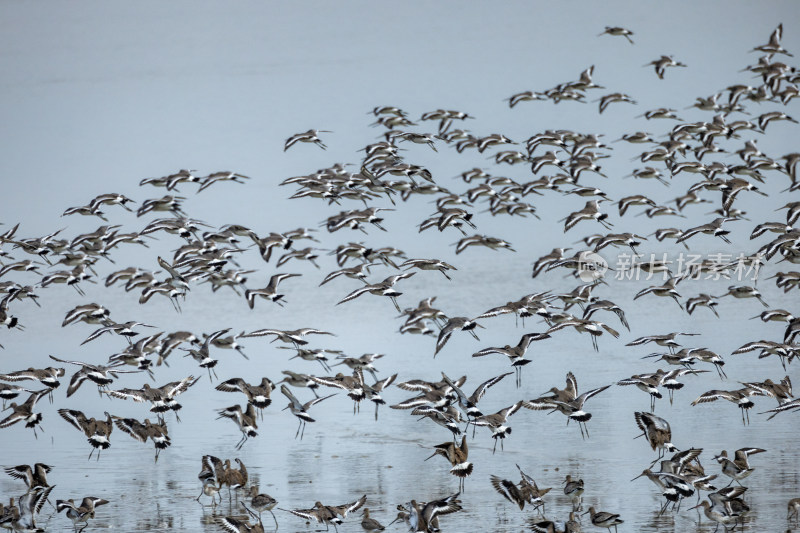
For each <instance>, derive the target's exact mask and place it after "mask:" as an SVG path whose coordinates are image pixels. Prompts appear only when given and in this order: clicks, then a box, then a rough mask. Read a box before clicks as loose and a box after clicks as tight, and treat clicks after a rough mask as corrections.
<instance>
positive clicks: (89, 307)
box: [61, 303, 111, 328]
mask: <svg viewBox="0 0 800 533" xmlns="http://www.w3.org/2000/svg"><path fill="white" fill-rule="evenodd" d="M110 314H111V311H109V310H108V309H106V308H105V307H103V306H102V305H100V304H96V303H90V304H86V305H78V306H76V307H74V308H73V309H71V310H70V311H67V314H66V316H64V321H63V322H62V323H61V327H62V328H63V327H64V326H67V325H69V324H72V323H74V322H77V321H81V322H86V323H87V324H100V323H102V322H103V321H104V320H105V319H107V318H108V316H109V315H110Z"/></svg>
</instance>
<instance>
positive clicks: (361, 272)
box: [319, 263, 378, 287]
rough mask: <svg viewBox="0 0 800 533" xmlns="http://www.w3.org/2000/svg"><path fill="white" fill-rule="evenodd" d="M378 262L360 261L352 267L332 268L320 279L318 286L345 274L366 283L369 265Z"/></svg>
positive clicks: (371, 265)
mask: <svg viewBox="0 0 800 533" xmlns="http://www.w3.org/2000/svg"><path fill="white" fill-rule="evenodd" d="M377 264H378V263H361V264H360V265H356V266H354V267H349V268H342V269H340V270H334V271H333V272H331V273H330V274H328V275H327V276H325V278H324V279H323V280H322V282H321V283H320V284H319V286H320V287H321V286H323V285H325V284H326V283H328V282H329V281H331V280H333V279H336V278H338V277H339V276H347V277H348V278H352V279H358V280H361V281H363V282H364V283H367V275H368V274H369V269H370V267H373V266H375V265H377Z"/></svg>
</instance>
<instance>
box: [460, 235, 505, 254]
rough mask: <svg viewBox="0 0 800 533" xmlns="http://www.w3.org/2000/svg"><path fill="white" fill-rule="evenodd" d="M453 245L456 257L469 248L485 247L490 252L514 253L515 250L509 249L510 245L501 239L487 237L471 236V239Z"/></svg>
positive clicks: (464, 239) (466, 238)
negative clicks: (503, 249) (503, 250)
mask: <svg viewBox="0 0 800 533" xmlns="http://www.w3.org/2000/svg"><path fill="white" fill-rule="evenodd" d="M455 244H456V255H458V254H460V253H461V252H463V251H464V250H466V249H467V248H468V247H470V246H485V247H487V248H491V249H492V250H497V249H499V248H505V249H506V250H510V251H512V252H516V250H515V249H514V248H512V247H511V243H509V242H507V241H504V240H503V239H499V238H497V237H489V236H487V235H473V236H471V237H464V238H463V239H461V240H460V241H458V242H457V243H455Z"/></svg>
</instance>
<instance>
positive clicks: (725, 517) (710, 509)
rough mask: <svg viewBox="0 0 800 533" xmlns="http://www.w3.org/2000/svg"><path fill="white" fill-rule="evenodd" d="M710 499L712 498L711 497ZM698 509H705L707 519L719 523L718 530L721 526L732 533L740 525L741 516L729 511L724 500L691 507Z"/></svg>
mask: <svg viewBox="0 0 800 533" xmlns="http://www.w3.org/2000/svg"><path fill="white" fill-rule="evenodd" d="M709 497H710V496H709ZM698 507H702V508H703V512H704V514H705V515H706V518H708V519H709V520H711V521H712V522H716V523H717V528H719V526H720V525H722V527H724V528H725V531H726V532H727V531H732V530H733V529H735V528H736V526H737V525H738V524H739V520H740V518H741V517H740V516H739V514H738V513H733V512H731V511H730V510H729V509H728V506H727V505H726V504H725V501H724V500H721V499H718V500H716V501H713V500H712V502H709V501H708V500H703V501H702V502H701V503H699V504H698V505H695V506H694V507H690V508H689V510H691V509H697V508H698Z"/></svg>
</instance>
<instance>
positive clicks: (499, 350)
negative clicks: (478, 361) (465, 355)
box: [472, 346, 509, 357]
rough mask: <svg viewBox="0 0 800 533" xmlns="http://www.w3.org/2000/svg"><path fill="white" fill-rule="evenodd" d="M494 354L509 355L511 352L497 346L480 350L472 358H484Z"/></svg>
mask: <svg viewBox="0 0 800 533" xmlns="http://www.w3.org/2000/svg"><path fill="white" fill-rule="evenodd" d="M493 353H499V354H503V355H509V351H508V350H506V349H505V348H500V347H496V346H495V347H492V348H484V349H483V350H479V351H477V352H475V353H474V354H472V357H483V356H484V355H489V354H493Z"/></svg>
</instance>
